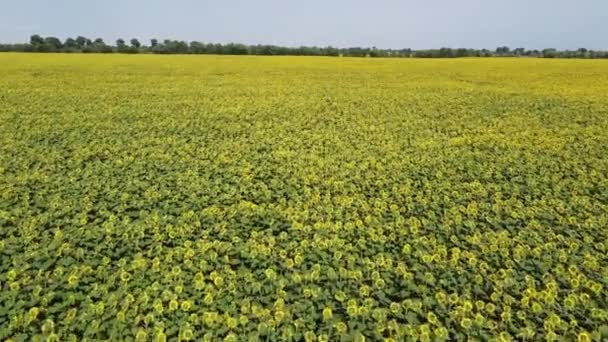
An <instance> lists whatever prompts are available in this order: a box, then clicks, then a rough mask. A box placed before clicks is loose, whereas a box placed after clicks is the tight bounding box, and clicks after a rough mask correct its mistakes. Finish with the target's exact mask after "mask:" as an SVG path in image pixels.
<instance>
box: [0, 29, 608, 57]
mask: <svg viewBox="0 0 608 342" xmlns="http://www.w3.org/2000/svg"><path fill="white" fill-rule="evenodd" d="M3 51H4V52H7V51H12V52H62V53H79V52H81V53H129V54H137V53H153V54H197V55H256V56H332V57H336V56H343V57H383V58H389V57H393V58H394V57H400V58H409V57H412V58H458V57H543V58H588V59H597V58H608V51H595V50H588V49H585V48H580V49H577V50H564V51H560V50H556V49H543V50H526V49H524V48H515V49H510V48H509V47H507V46H499V47H497V48H496V50H493V51H491V50H488V49H465V48H456V49H455V48H449V47H442V48H440V49H423V50H412V49H410V48H405V49H379V48H376V47H371V48H370V47H350V48H336V47H332V46H326V47H318V46H298V47H287V46H276V45H245V44H235V43H229V44H219V43H201V42H197V41H192V42H190V43H188V42H186V41H182V40H171V39H165V40H163V41H162V42H159V41H158V39H151V40H150V44H149V45H143V44H142V43H141V42H140V41H139V39H137V38H132V39H131V40H130V45H129V44H127V43H126V41H125V40H124V39H122V38H120V39H117V40H116V44H115V45H111V44H106V43H105V42H104V40H103V39H102V38H97V39H95V40H91V39H88V38H86V37H83V36H78V37H77V38H76V39H74V38H67V39H66V40H65V42H62V41H61V40H60V39H59V38H57V37H46V38H43V37H41V36H40V35H37V34H35V35H32V36H31V37H30V42H29V43H26V44H0V52H3Z"/></svg>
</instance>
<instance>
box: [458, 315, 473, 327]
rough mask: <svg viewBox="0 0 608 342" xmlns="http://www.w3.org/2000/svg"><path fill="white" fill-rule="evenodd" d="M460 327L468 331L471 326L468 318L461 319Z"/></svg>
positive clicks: (471, 323)
mask: <svg viewBox="0 0 608 342" xmlns="http://www.w3.org/2000/svg"><path fill="white" fill-rule="evenodd" d="M460 326H461V327H462V328H463V329H465V330H469V329H471V326H473V322H472V321H471V319H469V318H463V319H461V320H460Z"/></svg>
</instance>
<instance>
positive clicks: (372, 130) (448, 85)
mask: <svg viewBox="0 0 608 342" xmlns="http://www.w3.org/2000/svg"><path fill="white" fill-rule="evenodd" d="M607 156H608V61H588V60H541V59H533V60H532V59H531V60H527V59H508V58H505V59H481V58H478V59H458V60H424V59H416V60H408V59H399V60H388V59H348V58H324V57H313V58H305V57H302V58H300V57H227V56H223V57H214V56H151V55H145V56H131V55H111V56H103V55H52V54H49V55H36V54H0V289H1V292H0V340H7V339H12V340H14V341H29V340H34V339H35V338H37V339H39V340H48V341H57V340H61V341H76V340H83V339H87V340H98V339H109V340H112V341H116V340H123V339H134V340H136V341H148V340H150V341H165V340H177V339H180V340H183V341H187V340H209V341H217V340H225V341H240V340H252V341H258V340H270V341H275V340H305V341H340V340H344V341H351V340H353V341H364V340H368V341H370V340H373V341H376V340H383V339H386V341H404V340H419V341H443V340H467V339H469V338H473V339H475V338H478V339H481V340H486V339H496V340H500V341H508V340H524V339H528V340H539V339H547V340H554V339H561V340H566V341H573V340H578V341H593V340H598V341H599V340H601V339H606V338H608V291H607V288H608V157H607Z"/></svg>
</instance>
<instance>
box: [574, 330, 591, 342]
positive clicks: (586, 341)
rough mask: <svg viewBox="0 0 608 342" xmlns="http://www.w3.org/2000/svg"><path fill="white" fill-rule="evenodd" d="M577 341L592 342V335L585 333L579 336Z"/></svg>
mask: <svg viewBox="0 0 608 342" xmlns="http://www.w3.org/2000/svg"><path fill="white" fill-rule="evenodd" d="M576 341H577V342H591V335H589V333H588V332H586V331H583V332H581V333H579V334H578V336H577V337H576Z"/></svg>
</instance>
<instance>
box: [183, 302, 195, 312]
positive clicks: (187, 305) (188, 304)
mask: <svg viewBox="0 0 608 342" xmlns="http://www.w3.org/2000/svg"><path fill="white" fill-rule="evenodd" d="M191 308H192V302H191V301H189V300H184V301H183V302H182V305H181V309H182V311H190V309H191Z"/></svg>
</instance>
